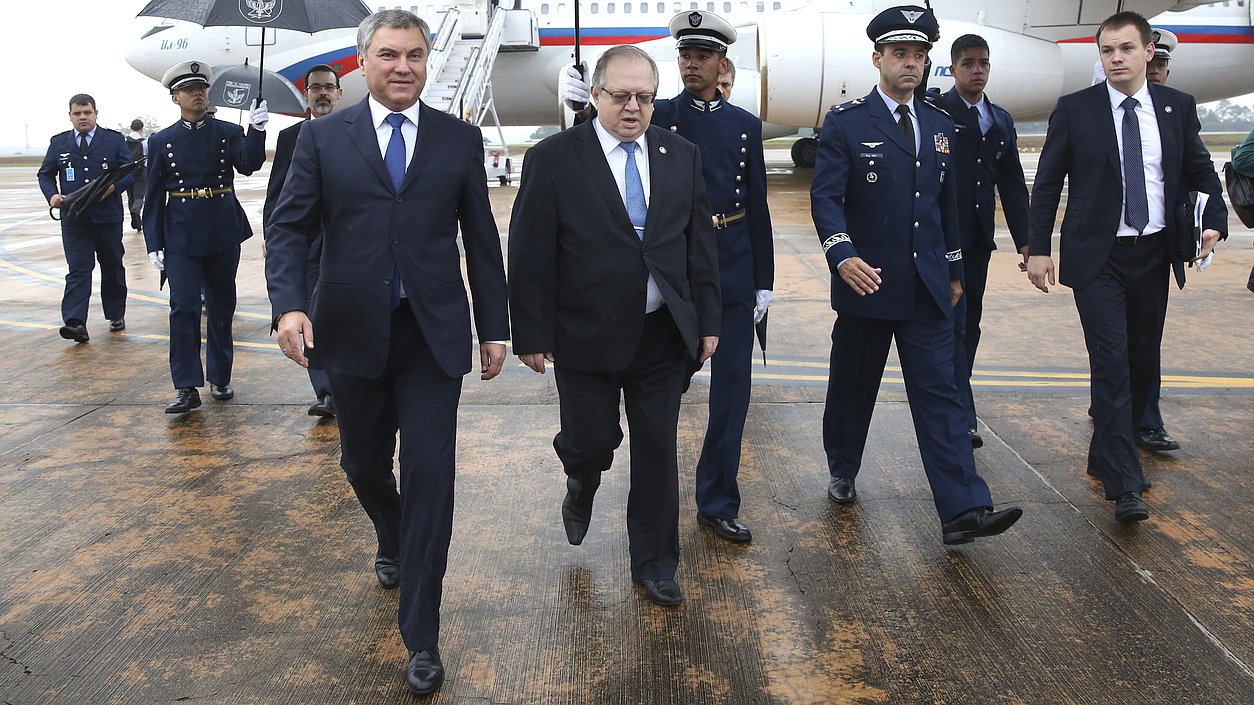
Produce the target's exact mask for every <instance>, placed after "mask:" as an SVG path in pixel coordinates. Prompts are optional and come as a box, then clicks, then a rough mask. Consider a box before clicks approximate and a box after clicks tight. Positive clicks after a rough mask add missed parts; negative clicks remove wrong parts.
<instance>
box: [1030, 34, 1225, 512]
mask: <svg viewBox="0 0 1254 705" xmlns="http://www.w3.org/2000/svg"><path fill="white" fill-rule="evenodd" d="M1096 39H1097V47H1098V51H1099V53H1100V56H1101V61H1102V66H1103V68H1104V69H1105V73H1106V81H1105V82H1103V83H1099V84H1097V85H1094V86H1091V87H1089V88H1086V89H1084V90H1082V91H1077V92H1075V93H1071V94H1069V95H1065V96H1063V97H1062V98H1060V99H1059V100H1058V106H1057V107H1056V108H1055V109H1054V112H1053V114H1052V115H1051V116H1050V118H1049V130H1048V132H1047V133H1046V136H1045V146H1044V148H1043V149H1042V151H1041V158H1040V162H1039V164H1038V166H1037V170H1036V180H1035V183H1034V185H1033V187H1032V206H1031V224H1030V236H1029V248H1030V256H1029V258H1028V276H1029V278H1030V279H1031V281H1032V284H1033V285H1035V286H1036V287H1037V288H1038V289H1040V290H1041V291H1045V292H1048V291H1049V285H1053V284H1054V261H1053V259H1052V257H1051V252H1052V249H1051V246H1052V242H1051V238H1052V234H1053V229H1054V220H1055V218H1056V217H1057V213H1058V203H1059V198H1060V197H1061V194H1062V186H1063V180H1064V179H1065V178H1069V182H1068V192H1067V211H1066V214H1065V215H1064V216H1063V221H1062V228H1061V232H1060V238H1059V250H1060V253H1059V276H1058V281H1060V282H1061V283H1063V284H1065V285H1066V286H1069V287H1071V288H1072V289H1073V290H1074V292H1075V304H1076V309H1077V310H1078V311H1079V314H1080V324H1081V325H1082V326H1083V328H1084V342H1085V344H1086V346H1087V347H1088V351H1089V369H1090V377H1091V381H1090V386H1091V398H1092V415H1093V438H1092V440H1091V441H1090V443H1089V454H1088V472H1089V474H1090V475H1093V476H1095V477H1097V478H1099V479H1101V481H1102V483H1103V484H1104V485H1105V490H1106V499H1108V500H1113V501H1114V502H1115V518H1116V519H1117V520H1118V521H1120V522H1135V521H1141V520H1144V519H1147V518H1148V517H1149V509H1148V508H1147V507H1146V505H1145V502H1144V501H1143V499H1142V497H1141V492H1142V491H1143V490H1145V489H1146V488H1147V487H1148V486H1149V483H1147V482H1146V481H1145V475H1144V472H1143V471H1142V469H1141V461H1140V458H1139V457H1138V456H1137V452H1136V444H1135V442H1134V437H1133V433H1134V431H1135V430H1136V429H1135V422H1134V419H1135V420H1138V421H1139V420H1140V419H1142V418H1143V417H1144V414H1145V407H1146V403H1147V401H1146V400H1147V399H1148V397H1149V390H1150V387H1151V381H1152V379H1153V377H1154V376H1155V375H1156V374H1157V370H1158V366H1159V347H1160V344H1161V342H1162V335H1163V321H1164V319H1165V316H1166V312H1167V291H1168V289H1169V279H1170V270H1173V269H1174V270H1175V275H1176V283H1177V284H1178V285H1179V286H1180V287H1183V286H1184V265H1185V259H1184V258H1182V257H1181V254H1180V253H1179V252H1178V251H1177V250H1176V248H1175V246H1174V239H1175V235H1176V221H1175V217H1176V211H1177V208H1178V207H1179V206H1181V205H1183V204H1185V203H1187V202H1188V199H1189V192H1190V191H1199V192H1204V193H1207V194H1210V199H1209V200H1208V201H1207V206H1206V209H1205V213H1204V214H1203V218H1202V221H1203V228H1204V229H1203V231H1202V243H1201V257H1205V256H1206V255H1207V254H1209V253H1210V251H1211V249H1212V248H1214V246H1215V243H1216V242H1217V241H1219V240H1220V239H1221V238H1222V237H1223V236H1224V233H1225V232H1226V229H1227V209H1226V208H1225V207H1224V202H1223V195H1222V192H1221V190H1220V186H1219V179H1218V177H1217V176H1216V175H1215V167H1214V165H1213V163H1212V162H1211V157H1210V153H1209V152H1208V151H1207V150H1206V147H1205V146H1204V145H1203V144H1202V140H1201V137H1200V136H1199V132H1200V129H1201V127H1200V124H1199V122H1198V118H1197V108H1196V104H1195V102H1194V100H1193V97H1192V96H1190V95H1188V94H1186V93H1181V92H1180V91H1177V90H1175V89H1172V88H1168V87H1166V86H1158V85H1152V84H1150V83H1148V82H1147V81H1146V76H1145V74H1146V65H1147V64H1148V63H1149V61H1150V60H1151V59H1152V58H1153V56H1154V44H1153V42H1152V41H1151V29H1150V26H1149V23H1148V22H1147V21H1146V20H1145V18H1144V17H1142V16H1141V15H1139V14H1137V13H1135V12H1120V13H1117V14H1115V15H1112V16H1110V17H1109V18H1107V20H1106V21H1105V22H1103V23H1102V24H1101V26H1100V27H1099V28H1098V30H1097V36H1096ZM1190 259H1191V258H1190Z"/></svg>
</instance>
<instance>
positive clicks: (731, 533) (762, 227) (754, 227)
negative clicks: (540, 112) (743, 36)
mask: <svg viewBox="0 0 1254 705" xmlns="http://www.w3.org/2000/svg"><path fill="white" fill-rule="evenodd" d="M670 32H671V36H673V37H675V39H676V42H675V47H676V49H677V50H678V52H679V73H680V76H681V78H682V79H683V82H684V92H683V93H680V94H679V95H678V96H676V97H674V98H671V99H662V100H655V101H654V102H653V106H654V109H653V123H652V124H654V125H657V126H659V127H662V128H666V129H669V130H670V131H671V132H674V133H676V134H678V135H679V136H680V137H683V138H684V139H686V140H688V141H689V142H692V143H694V144H696V145H697V147H698V148H699V149H700V151H701V164H702V172H703V174H704V176H705V184H706V193H707V195H708V197H709V201H710V211H711V213H712V214H713V219H714V229H715V235H716V237H717V238H718V260H719V273H720V279H721V283H722V292H723V315H722V333H721V335H720V338H719V347H718V354H717V355H715V356H714V357H712V358H711V359H710V416H709V424H708V426H707V428H706V434H705V444H704V446H703V447H702V449H701V458H700V460H699V461H698V462H697V471H696V477H697V481H696V485H697V487H696V499H697V520H698V521H699V522H700V523H702V524H703V525H705V526H708V527H710V528H711V529H712V530H713V531H714V533H715V534H717V535H718V536H719V537H721V538H723V539H726V540H728V541H734V542H743V541H749V540H750V539H751V538H752V535H751V533H750V531H749V529H748V527H746V526H745V525H744V524H743V523H742V522H741V521H740V519H739V512H740V490H739V488H738V486H737V483H736V475H737V473H738V471H739V468H740V446H741V439H742V437H743V436H744V428H745V418H746V416H747V414H748V411H749V394H750V383H751V369H752V363H753V338H754V324H755V323H757V322H758V321H761V320H762V318H763V316H765V315H766V311H767V308H768V307H769V306H770V304H771V300H772V298H773V295H772V293H771V290H772V288H773V287H774V278H775V254H774V243H773V242H772V239H771V213H770V210H769V209H768V207H767V204H766V165H765V161H764V159H763V155H762V121H761V120H759V119H758V118H756V117H754V116H753V115H752V114H750V113H749V112H747V111H746V110H744V109H743V108H738V107H736V106H734V105H732V104H730V103H728V102H727V101H726V100H725V99H724V97H723V95H722V93H720V92H719V89H718V81H719V75H720V74H722V73H726V72H727V70H728V68H729V67H730V66H731V62H730V61H729V60H728V59H727V47H728V45H730V44H732V43H733V42H735V41H736V29H735V28H734V27H732V26H731V24H730V23H729V22H727V20H725V19H723V18H722V17H720V16H718V15H716V14H714V13H713V12H704V11H701V10H692V11H685V12H681V13H679V14H677V15H675V16H674V17H673V18H671V21H670ZM587 96H588V84H587V83H584V82H583V78H582V77H581V74H580V73H579V72H578V71H577V70H576V69H575V68H574V67H573V66H572V67H570V68H569V69H568V71H567V74H566V76H565V78H564V79H563V81H562V97H563V98H565V99H566V100H568V101H571V102H578V99H580V98H581V97H582V100H583V101H586V100H587Z"/></svg>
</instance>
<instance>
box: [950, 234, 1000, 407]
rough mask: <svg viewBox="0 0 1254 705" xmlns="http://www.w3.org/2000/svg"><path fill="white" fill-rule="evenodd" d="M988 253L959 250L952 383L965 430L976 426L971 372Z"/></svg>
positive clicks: (989, 252)
mask: <svg viewBox="0 0 1254 705" xmlns="http://www.w3.org/2000/svg"><path fill="white" fill-rule="evenodd" d="M992 255H993V253H992V252H991V251H990V250H970V251H968V250H963V251H962V271H963V282H962V298H961V299H958V305H957V306H955V307H954V383H955V384H957V385H958V398H959V399H961V400H962V406H963V410H964V412H965V415H966V419H967V427H968V428H975V427H976V416H975V394H974V393H973V392H972V391H971V372H972V370H974V369H975V351H976V348H978V347H979V345H980V319H981V318H982V317H983V316H984V291H985V289H986V287H987V285H988V263H989V260H990V258H991V257H992Z"/></svg>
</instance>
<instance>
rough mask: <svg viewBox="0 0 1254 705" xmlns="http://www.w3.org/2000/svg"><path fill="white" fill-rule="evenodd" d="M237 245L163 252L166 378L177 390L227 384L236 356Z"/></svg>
mask: <svg viewBox="0 0 1254 705" xmlns="http://www.w3.org/2000/svg"><path fill="white" fill-rule="evenodd" d="M238 270H239V245H236V246H234V247H232V248H231V249H229V250H227V251H226V252H221V253H219V254H216V255H207V256H204V257H191V256H188V255H180V254H177V253H173V252H166V254H165V273H166V276H167V277H168V279H169V283H170V377H171V378H172V379H173V380H174V386H175V388H182V387H200V386H203V385H204V383H205V379H206V376H207V377H208V379H209V381H210V382H211V383H213V384H220V385H225V384H230V383H231V363H232V361H233V360H234V358H235V347H234V345H235V344H234V337H233V335H232V330H231V322H232V319H233V318H234V317H235V273H236V271H238ZM201 292H204V310H205V341H206V343H207V345H206V348H205V366H204V367H203V368H202V367H201V366H200V310H201Z"/></svg>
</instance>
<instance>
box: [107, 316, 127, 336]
mask: <svg viewBox="0 0 1254 705" xmlns="http://www.w3.org/2000/svg"><path fill="white" fill-rule="evenodd" d="M124 330H126V320H125V319H122V318H119V319H118V320H116V321H109V332H110V333H117V332H120V331H124Z"/></svg>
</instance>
